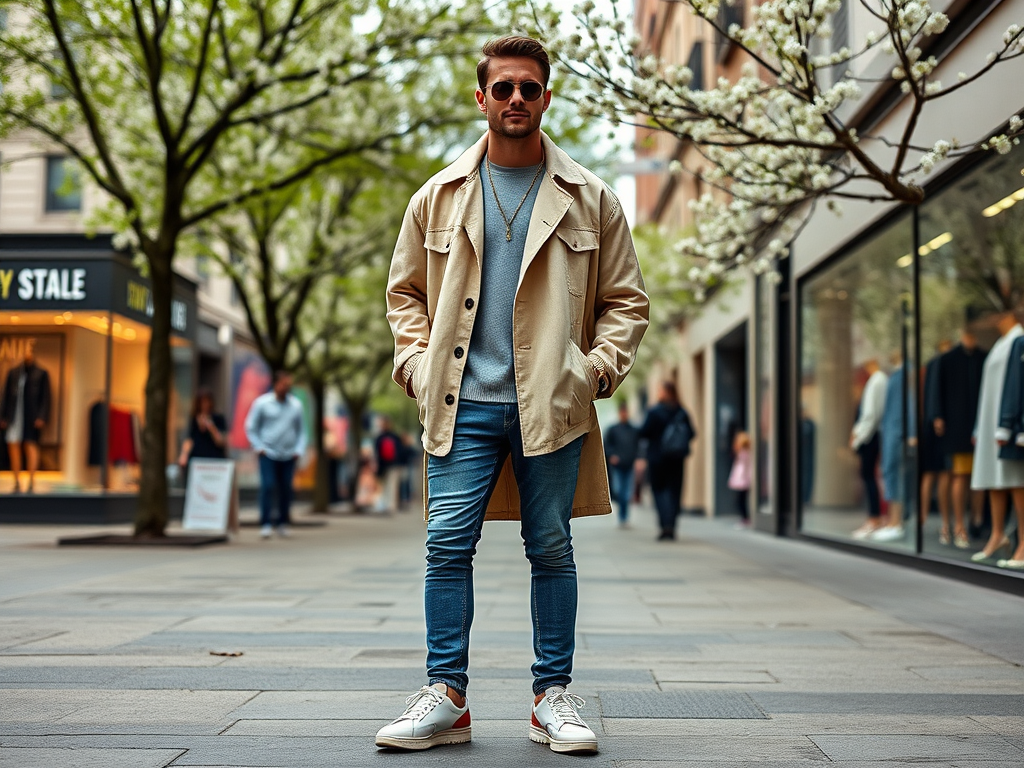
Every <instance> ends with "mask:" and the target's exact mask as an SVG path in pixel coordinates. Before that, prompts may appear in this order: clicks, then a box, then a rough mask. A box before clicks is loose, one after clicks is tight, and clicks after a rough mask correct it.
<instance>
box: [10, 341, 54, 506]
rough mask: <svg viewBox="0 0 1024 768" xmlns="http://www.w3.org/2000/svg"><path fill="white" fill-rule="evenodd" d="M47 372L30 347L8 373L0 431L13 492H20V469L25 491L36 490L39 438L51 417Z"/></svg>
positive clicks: (48, 375) (48, 376)
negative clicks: (23, 472)
mask: <svg viewBox="0 0 1024 768" xmlns="http://www.w3.org/2000/svg"><path fill="white" fill-rule="evenodd" d="M50 398H51V394H50V374H49V373H48V372H47V371H46V369H45V368H41V367H39V366H38V365H37V364H36V358H35V354H34V353H33V352H32V349H31V347H29V349H28V351H27V352H25V357H24V359H23V360H22V362H21V363H20V364H18V365H16V366H15V367H14V368H12V369H11V370H10V371H8V373H7V380H6V381H5V382H4V391H3V397H2V399H0V431H2V432H3V433H4V439H5V440H6V441H7V454H8V456H9V457H10V460H11V471H12V472H13V473H14V487H13V488H12V489H11V490H12V492H14V493H21V468H22V463H23V461H22V460H23V459H24V465H25V468H26V469H27V470H28V492H29V493H31V492H32V491H33V490H35V479H36V470H37V469H39V438H40V436H41V435H42V432H43V429H44V428H45V427H46V423H47V422H48V421H49V420H50Z"/></svg>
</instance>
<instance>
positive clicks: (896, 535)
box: [868, 525, 906, 541]
mask: <svg viewBox="0 0 1024 768" xmlns="http://www.w3.org/2000/svg"><path fill="white" fill-rule="evenodd" d="M904 536H906V532H905V531H904V530H903V526H902V525H887V526H885V527H884V528H879V529H878V530H877V531H875V532H874V533H872V534H871V535H870V536H869V537H868V538H869V539H871V541H899V540H900V539H902V538H903V537H904Z"/></svg>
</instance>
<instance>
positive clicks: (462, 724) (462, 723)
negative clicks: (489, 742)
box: [452, 709, 469, 728]
mask: <svg viewBox="0 0 1024 768" xmlns="http://www.w3.org/2000/svg"><path fill="white" fill-rule="evenodd" d="M452 728H469V710H468V709H467V710H466V714H464V715H463V716H462V717H460V718H459V719H458V720H456V721H455V722H454V723H452Z"/></svg>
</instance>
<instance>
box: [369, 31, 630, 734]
mask: <svg viewBox="0 0 1024 768" xmlns="http://www.w3.org/2000/svg"><path fill="white" fill-rule="evenodd" d="M483 54H484V58H483V59H482V60H481V61H480V63H479V65H478V67H477V76H478V80H479V86H480V87H479V89H478V90H477V92H476V101H477V105H478V107H479V109H480V112H481V113H483V114H484V115H486V117H487V124H488V130H487V133H486V135H484V136H483V138H481V139H480V141H479V142H477V144H476V145H474V146H473V147H471V148H470V149H469V150H467V151H466V152H465V153H464V154H463V155H462V156H461V157H460V158H459V159H458V160H456V161H455V163H453V164H452V165H450V166H449V167H448V168H446V169H444V170H443V171H441V172H440V173H438V174H437V175H435V176H434V177H433V178H432V179H431V180H430V181H429V182H427V184H426V185H425V186H424V187H423V188H422V189H421V190H420V191H419V192H417V193H416V195H415V196H414V197H413V199H412V202H411V203H410V204H409V208H408V210H407V212H406V215H405V220H404V222H403V224H402V229H401V234H400V236H399V240H398V245H397V247H396V249H395V255H394V259H393V261H392V264H391V274H390V277H389V281H388V292H387V300H388V319H389V321H390V323H391V328H392V331H393V333H394V335H395V367H394V373H393V375H394V379H395V381H396V382H397V383H398V384H399V385H401V386H402V387H404V388H405V390H406V392H407V393H408V394H409V395H410V396H412V397H414V398H416V401H417V404H418V407H419V416H420V421H421V422H422V424H423V430H424V431H423V445H424V448H425V449H426V452H427V454H428V455H427V457H426V461H427V494H426V495H427V498H428V501H427V510H426V511H427V520H428V522H427V574H426V584H425V613H426V624H427V676H428V685H427V686H424V687H423V688H421V689H420V690H419V691H418V692H416V693H414V694H413V695H412V696H410V697H409V699H408V707H407V709H406V710H405V712H404V714H403V715H402V716H401V717H399V718H398V719H397V720H395V721H394V722H392V723H391V724H390V725H387V726H385V727H384V728H382V729H381V730H380V731H379V732H378V733H377V744H378V745H379V746H388V747H398V748H404V749H425V748H427V747H432V746H434V745H437V744H450V743H458V742H465V741H469V740H470V733H471V727H470V715H469V705H468V703H467V700H466V689H467V686H468V685H469V674H468V668H469V637H470V627H471V625H472V622H473V581H472V573H473V555H474V553H475V551H476V543H477V541H478V540H479V538H480V535H481V528H482V525H483V522H484V519H485V518H488V519H515V520H520V521H521V531H522V536H523V539H524V542H525V550H526V556H527V558H528V559H529V561H530V564H531V581H532V586H531V591H530V596H531V617H532V619H533V632H534V652H535V655H536V661H535V662H534V664H533V667H532V672H533V692H534V699H533V701H532V702H531V703H532V705H533V714H532V718H531V724H530V728H529V734H530V738H531V739H533V740H534V741H538V742H541V743H546V744H550V746H551V749H552V750H554V751H556V752H574V751H583V752H593V751H596V750H597V738H596V737H595V735H594V733H593V731H592V730H591V729H590V728H589V727H588V726H587V725H586V723H585V722H584V721H583V719H582V718H581V717H580V715H579V713H578V708H579V707H581V706H582V704H583V700H582V699H581V698H580V697H579V696H577V695H575V694H572V693H569V691H568V690H567V686H568V685H569V684H570V682H571V681H572V676H571V671H572V662H573V654H574V648H575V646H574V643H575V632H576V604H577V583H576V565H575V562H574V560H573V549H572V543H571V542H572V538H571V535H570V517H571V516H579V515H594V514H608V513H610V512H611V504H610V499H609V495H608V480H607V472H606V470H605V462H604V450H603V446H602V442H601V435H600V427H599V426H598V422H597V414H596V410H595V408H594V406H593V401H594V400H595V399H596V398H602V397H608V396H610V395H611V394H612V393H613V392H614V391H615V389H616V388H617V387H618V385H619V383H620V382H621V381H622V379H623V378H624V377H625V375H626V373H627V372H628V371H629V368H630V367H631V365H632V363H633V360H634V359H635V355H636V349H637V346H638V344H639V343H640V339H641V337H642V336H643V333H644V330H645V329H646V327H647V314H648V300H647V296H646V294H645V293H644V289H643V281H642V279H641V277H640V268H639V265H638V264H637V259H636V254H635V252H634V250H633V243H632V240H631V238H630V234H629V226H628V224H627V222H626V219H625V217H624V216H623V213H622V209H621V207H620V205H619V202H618V200H616V198H615V196H614V195H613V194H612V193H611V191H610V190H609V189H608V187H607V186H606V185H605V184H604V183H603V182H602V181H601V180H600V179H599V178H597V177H596V176H595V175H594V174H592V173H591V172H590V171H588V170H586V169H585V168H583V167H582V166H580V165H579V164H577V163H576V162H574V161H573V160H572V159H571V158H570V157H569V156H568V155H566V154H565V152H563V151H562V150H561V149H559V148H558V147H557V146H556V145H555V144H554V142H552V141H551V139H550V138H549V137H548V136H547V135H546V134H544V133H543V132H542V131H541V130H540V125H541V120H542V117H543V114H544V111H545V110H546V109H547V108H548V105H549V103H550V102H551V92H550V91H549V90H548V89H547V82H548V76H549V74H550V65H549V62H548V55H547V53H546V52H545V50H544V48H543V47H542V46H541V44H540V43H538V42H537V41H536V40H532V39H529V38H524V37H505V38H501V39H498V40H492V41H490V42H488V43H487V44H486V45H485V46H484V49H483ZM523 703H524V705H525V704H526V702H523ZM514 714H516V715H518V711H517V710H515V711H514Z"/></svg>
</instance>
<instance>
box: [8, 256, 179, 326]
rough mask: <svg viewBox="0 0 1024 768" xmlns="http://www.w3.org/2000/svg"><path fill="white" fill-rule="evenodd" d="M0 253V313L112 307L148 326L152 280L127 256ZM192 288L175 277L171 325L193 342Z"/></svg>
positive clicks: (106, 309)
mask: <svg viewBox="0 0 1024 768" xmlns="http://www.w3.org/2000/svg"><path fill="white" fill-rule="evenodd" d="M35 255H36V254H32V253H19V254H11V255H7V254H4V253H3V252H2V251H0V311H8V312H10V311H23V312H27V311H33V310H35V311H46V310H50V311H61V312H64V311H67V310H71V311H74V310H99V311H104V312H106V311H113V312H115V313H117V314H120V315H124V316H125V317H127V318H129V319H132V320H137V321H139V322H141V323H144V324H146V325H151V324H152V317H153V294H152V283H151V282H150V280H149V279H148V278H146V277H143V276H142V275H141V274H140V273H139V272H138V270H136V269H135V268H134V267H132V266H131V263H130V262H129V261H128V259H127V258H124V257H122V256H120V255H119V254H112V255H111V256H110V257H108V258H106V259H102V258H87V259H79V258H71V259H38V258H33V257H34V256H35ZM196 326H197V320H196V304H195V287H194V286H193V285H192V284H191V283H189V282H188V281H186V280H184V279H182V278H179V277H177V276H176V277H175V286H174V298H173V300H172V304H171V329H172V331H171V332H172V333H173V334H175V335H176V336H181V337H183V338H186V339H189V340H193V341H194V340H195V336H196Z"/></svg>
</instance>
